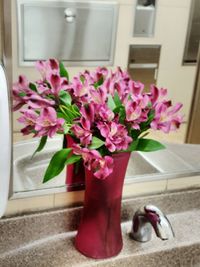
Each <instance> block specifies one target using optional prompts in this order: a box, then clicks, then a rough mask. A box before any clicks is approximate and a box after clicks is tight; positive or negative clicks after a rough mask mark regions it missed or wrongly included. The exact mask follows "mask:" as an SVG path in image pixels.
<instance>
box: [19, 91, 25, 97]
mask: <svg viewBox="0 0 200 267" xmlns="http://www.w3.org/2000/svg"><path fill="white" fill-rule="evenodd" d="M18 96H20V97H23V96H26V93H24V92H21V93H19V94H18Z"/></svg>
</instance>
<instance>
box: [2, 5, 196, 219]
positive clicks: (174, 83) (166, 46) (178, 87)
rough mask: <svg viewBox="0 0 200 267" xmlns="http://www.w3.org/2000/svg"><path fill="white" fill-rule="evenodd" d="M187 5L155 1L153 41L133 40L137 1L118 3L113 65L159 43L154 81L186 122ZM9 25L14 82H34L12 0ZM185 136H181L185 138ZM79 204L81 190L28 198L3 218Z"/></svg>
mask: <svg viewBox="0 0 200 267" xmlns="http://www.w3.org/2000/svg"><path fill="white" fill-rule="evenodd" d="M105 1H106V0H105ZM190 2H191V0H158V9H157V16H156V26H155V27H156V28H155V36H154V37H152V38H133V37H132V31H133V26H134V25H133V21H134V17H133V16H134V7H135V4H136V0H119V3H120V9H119V22H118V32H117V40H116V51H115V60H114V65H115V66H121V67H122V68H126V67H127V62H128V52H129V45H130V44H160V45H161V46H162V48H161V57H160V64H159V72H158V80H157V81H158V86H165V87H167V88H169V94H170V97H171V98H172V99H173V100H174V101H181V102H183V103H184V113H185V119H186V120H187V118H188V114H189V109H190V103H191V99H192V92H193V83H194V77H195V66H182V57H183V51H184V44H185V38H186V31H187V23H188V18H189V7H190ZM12 26H13V27H12V36H13V39H12V55H13V57H12V58H13V80H16V79H17V76H18V75H19V74H21V73H26V75H27V76H28V77H29V78H30V79H35V78H36V77H37V75H38V74H37V73H36V71H35V70H34V69H33V68H32V67H28V68H22V67H19V66H18V58H17V54H18V51H17V23H16V6H15V1H14V0H12ZM49 34H50V33H49ZM80 70H82V68H78V67H73V68H72V67H71V68H68V71H69V73H70V76H71V77H72V76H73V75H75V74H76V73H77V72H78V71H80ZM14 130H15V131H19V125H18V124H17V123H15V125H14ZM185 130H186V127H185V128H183V131H184V133H185ZM184 133H183V135H182V136H184ZM18 136H19V135H18ZM181 138H182V139H181ZM180 139H181V141H182V142H183V141H184V140H183V139H184V138H183V137H180ZM199 186H200V177H199V176H195V177H190V178H188V177H185V178H174V179H172V180H162V181H152V182H145V183H139V182H137V183H133V184H131V185H126V186H125V188H124V195H123V196H126V197H130V196H134V195H135V196H138V195H143V194H149V193H162V192H165V191H166V190H176V189H185V188H190V187H199ZM82 201H83V192H82V191H80V192H70V193H67V194H66V193H59V194H52V195H45V196H40V197H32V198H27V199H13V200H12V199H11V200H9V202H8V208H7V212H6V215H11V214H16V213H21V212H29V211H35V210H42V209H52V208H57V207H62V206H70V205H74V204H77V203H81V202H82Z"/></svg>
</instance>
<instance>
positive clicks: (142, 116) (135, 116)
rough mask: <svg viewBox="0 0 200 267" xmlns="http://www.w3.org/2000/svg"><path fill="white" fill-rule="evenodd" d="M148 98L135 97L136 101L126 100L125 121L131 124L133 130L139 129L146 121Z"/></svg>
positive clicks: (142, 96) (145, 96) (143, 96)
mask: <svg viewBox="0 0 200 267" xmlns="http://www.w3.org/2000/svg"><path fill="white" fill-rule="evenodd" d="M148 103H149V97H148V96H147V95H139V96H136V100H135V101H133V100H128V101H127V103H126V105H125V110H126V120H127V121H128V122H131V123H132V127H133V128H134V129H137V130H139V129H140V125H139V124H140V123H141V122H144V121H146V120H147V118H148V116H147V114H148V112H149V110H148V109H147V106H148Z"/></svg>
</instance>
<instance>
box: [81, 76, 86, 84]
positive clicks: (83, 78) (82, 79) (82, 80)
mask: <svg viewBox="0 0 200 267" xmlns="http://www.w3.org/2000/svg"><path fill="white" fill-rule="evenodd" d="M80 80H81V82H82V84H84V81H85V77H84V76H83V75H81V76H80Z"/></svg>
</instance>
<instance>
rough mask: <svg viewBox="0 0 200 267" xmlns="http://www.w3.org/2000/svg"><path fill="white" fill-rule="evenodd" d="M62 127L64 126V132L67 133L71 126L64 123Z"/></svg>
mask: <svg viewBox="0 0 200 267" xmlns="http://www.w3.org/2000/svg"><path fill="white" fill-rule="evenodd" d="M63 128H64V134H67V133H68V132H69V130H70V128H71V127H70V126H69V125H67V124H66V123H65V124H64V126H63Z"/></svg>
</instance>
